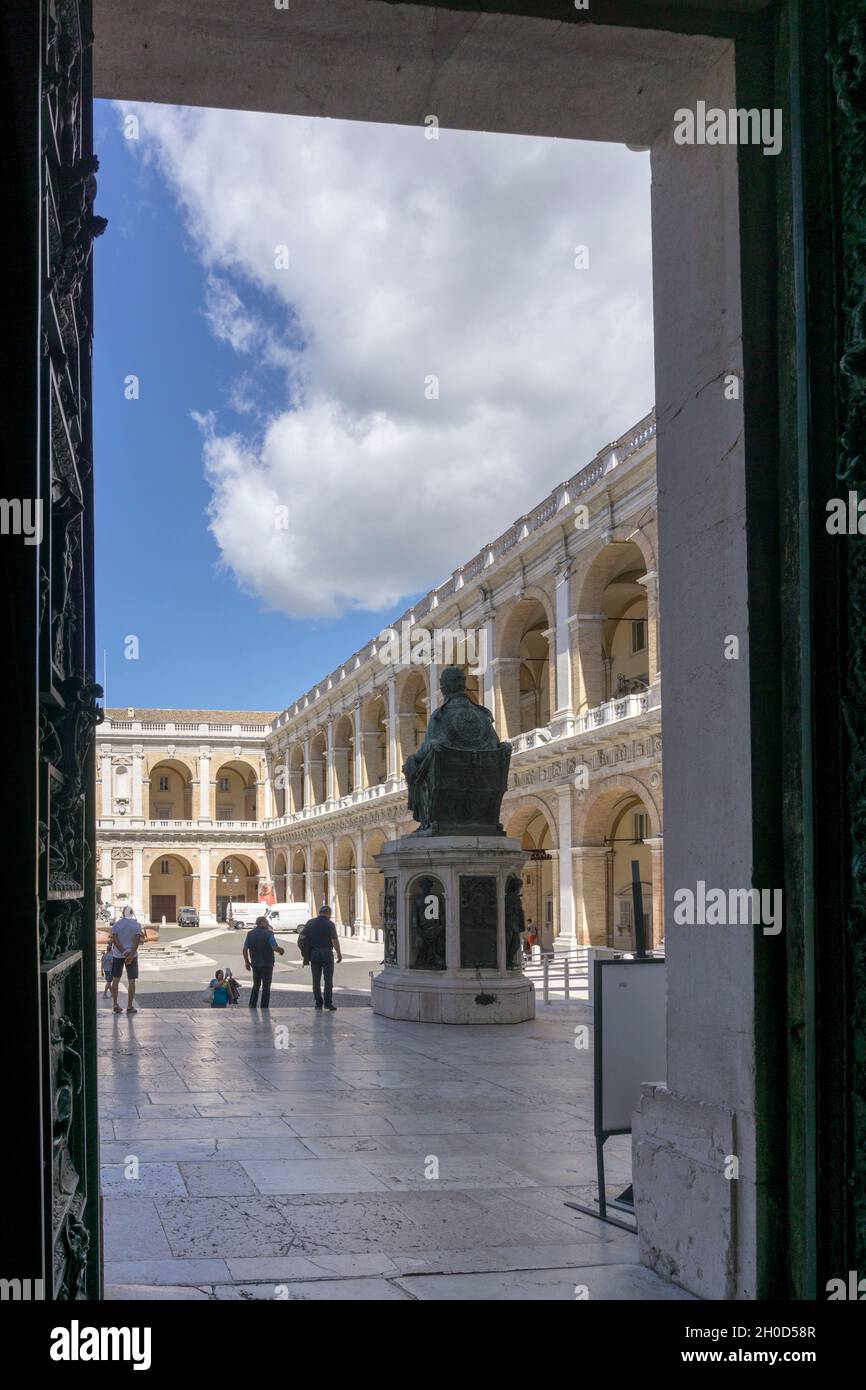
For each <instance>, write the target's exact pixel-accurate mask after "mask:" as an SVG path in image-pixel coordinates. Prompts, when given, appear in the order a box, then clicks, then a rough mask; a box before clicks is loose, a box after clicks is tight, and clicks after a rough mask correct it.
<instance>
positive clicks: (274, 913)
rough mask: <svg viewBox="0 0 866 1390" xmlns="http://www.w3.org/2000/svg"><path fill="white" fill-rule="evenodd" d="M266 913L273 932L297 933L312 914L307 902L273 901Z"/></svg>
mask: <svg viewBox="0 0 866 1390" xmlns="http://www.w3.org/2000/svg"><path fill="white" fill-rule="evenodd" d="M266 915H267V919H268V921H269V922H270V924H271V926H272V928H273V930H274V931H275V932H278V931H287V932H295V933H297V932H299V931H300V930H301V927H303V926H304V925H305V923H307V922H309V920H310V918H311V917H312V916H313V915H314V914H313V913H312V912H311V911H310V904H309V903H273V904H272V905H271V906H270V907H269V908H268V910H267V914H266Z"/></svg>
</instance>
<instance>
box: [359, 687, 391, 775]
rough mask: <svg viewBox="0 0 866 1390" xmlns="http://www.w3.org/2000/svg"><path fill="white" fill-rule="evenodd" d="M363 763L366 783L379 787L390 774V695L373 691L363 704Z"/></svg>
mask: <svg viewBox="0 0 866 1390" xmlns="http://www.w3.org/2000/svg"><path fill="white" fill-rule="evenodd" d="M361 765H362V767H363V770H364V785H365V786H367V787H378V786H379V785H380V784H381V783H382V782H384V781H385V780H386V779H387V776H388V697H387V695H386V693H385V692H384V691H382V690H376V691H373V693H372V694H371V695H368V696H367V698H366V700H364V701H363V702H362V704H361Z"/></svg>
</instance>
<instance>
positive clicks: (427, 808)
mask: <svg viewBox="0 0 866 1390" xmlns="http://www.w3.org/2000/svg"><path fill="white" fill-rule="evenodd" d="M439 688H440V690H441V691H442V697H443V699H442V704H441V705H440V706H439V708H438V709H436V710H434V711H433V713H432V715H431V716H430V722H429V723H428V725H427V732H426V734H425V735H424V742H423V743H422V744H421V746H420V748H418V749H417V750H416V751H415V752H414V753H412V754H410V756H409V757H408V758H407V759H406V762H405V763H404V765H403V774H404V776H405V778H406V782H407V784H408V788H409V810H410V811H411V812H412V815H413V816H414V818H415V820H416V821H418V829H417V830H416V831H414V832H413V833H414V834H415V835H504V834H505V831H504V830H503V828H502V826H501V824H500V823H499V812H500V808H501V806H502V798H503V796H504V795H505V791H506V788H507V786H508V768H509V764H510V762H511V744H510V743H502V742H500V740H499V738H498V737H497V735H496V730H495V729H494V727H493V715H492V714H491V713H490V711H489V710H488V709H487V708H486V707H485V706H484V705H477V704H476V703H475V701H474V700H473V699H471V698H470V696H469V695H467V694H466V677H465V675H464V673H463V671H462V670H461V668H460V667H459V666H446V668H445V670H444V671H443V672H442V676H441V678H440V681H439Z"/></svg>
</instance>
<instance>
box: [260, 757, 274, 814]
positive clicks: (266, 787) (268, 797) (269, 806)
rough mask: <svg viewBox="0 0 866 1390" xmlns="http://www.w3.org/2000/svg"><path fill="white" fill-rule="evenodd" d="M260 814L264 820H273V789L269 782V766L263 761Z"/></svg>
mask: <svg viewBox="0 0 866 1390" xmlns="http://www.w3.org/2000/svg"><path fill="white" fill-rule="evenodd" d="M262 801H263V806H262V812H263V815H264V818H265V820H273V818H274V788H273V784H272V782H271V769H270V765H269V763H268V762H267V759H265V770H264V781H263V783H262Z"/></svg>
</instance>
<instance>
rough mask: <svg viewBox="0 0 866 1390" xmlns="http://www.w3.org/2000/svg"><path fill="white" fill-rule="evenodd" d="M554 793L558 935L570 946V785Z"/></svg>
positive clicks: (573, 937) (572, 939) (572, 925)
mask: <svg viewBox="0 0 866 1390" xmlns="http://www.w3.org/2000/svg"><path fill="white" fill-rule="evenodd" d="M556 794H557V796H558V797H559V807H558V812H559V814H558V815H557V818H556V820H557V834H558V837H559V935H560V939H562V940H563V942H564V943H567V945H568V947H569V948H571V947H572V946H576V945H577V936H576V921H575V912H574V866H573V863H572V846H571V837H572V829H571V825H572V817H571V786H570V785H567V786H564V787H557V788H556Z"/></svg>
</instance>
